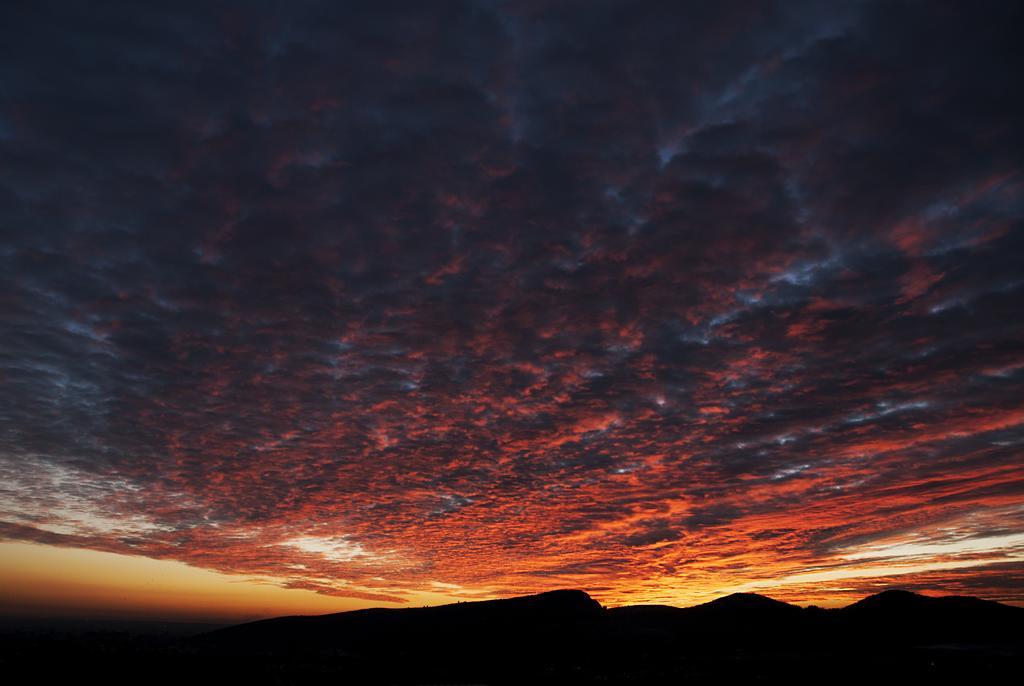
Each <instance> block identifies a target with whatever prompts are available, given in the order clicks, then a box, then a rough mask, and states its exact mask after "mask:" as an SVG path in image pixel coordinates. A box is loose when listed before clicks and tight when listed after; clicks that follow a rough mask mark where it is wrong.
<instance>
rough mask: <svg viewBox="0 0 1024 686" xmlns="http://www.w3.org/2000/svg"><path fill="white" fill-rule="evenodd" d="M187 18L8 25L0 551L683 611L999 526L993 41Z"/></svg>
mask: <svg viewBox="0 0 1024 686" xmlns="http://www.w3.org/2000/svg"><path fill="white" fill-rule="evenodd" d="M187 5H188V3H186V4H185V5H182V4H175V5H168V6H148V5H147V6H146V7H142V6H139V5H138V4H137V3H136V4H132V3H126V4H118V3H113V4H109V5H104V6H103V7H96V8H94V7H90V8H89V9H88V10H84V9H75V8H68V7H64V6H57V5H50V4H47V3H34V4H33V5H32V6H31V7H27V6H26V7H22V8H19V9H17V10H11V11H10V12H9V17H8V19H9V20H8V21H4V22H0V24H2V26H3V28H0V33H2V43H3V44H4V45H6V46H8V47H7V51H8V55H9V56H10V57H11V59H8V60H3V66H0V79H2V80H3V82H4V83H5V88H4V91H3V93H2V94H0V155H2V157H3V159H4V160H5V163H4V164H3V165H0V232H2V240H0V293H2V294H3V295H0V312H2V313H3V315H2V316H0V341H3V343H2V344H0V381H2V382H0V473H2V476H3V478H2V479H0V484H4V485H3V486H0V521H2V522H3V529H2V530H3V532H4V534H3V535H4V536H5V537H8V538H15V539H20V540H35V541H45V542H57V543H60V544H63V545H77V546H82V547H91V548H96V549H101V550H106V551H111V552H130V553H133V554H142V555H148V556H151V557H156V558H164V559H175V560H181V561H184V562H188V563H191V564H195V565H199V566H203V567H207V568H211V569H215V570H219V571H227V572H238V573H243V574H251V575H265V576H270V577H275V578H279V579H281V580H282V581H283V582H284V583H288V584H290V585H292V586H293V587H298V588H310V589H314V590H318V591H321V592H325V593H334V594H339V593H349V592H351V594H352V595H353V597H362V598H392V599H393V598H398V599H401V598H402V597H404V596H403V593H407V592H411V591H416V590H423V591H429V590H430V589H431V588H434V585H435V584H437V583H443V584H457V585H458V586H460V587H462V588H464V589H466V593H472V592H473V589H481V588H486V589H489V590H490V591H492V592H494V593H513V592H519V591H528V590H540V589H544V588H547V587H549V586H550V585H551V584H552V583H553V582H558V583H559V584H565V585H570V584H571V585H581V586H585V587H590V588H600V589H602V590H601V592H600V594H599V595H600V597H601V599H602V601H604V602H608V603H617V602H627V601H653V600H663V601H664V600H668V601H676V600H680V599H696V598H700V597H702V596H704V595H707V594H711V593H714V592H715V591H716V590H719V589H721V588H726V587H732V586H736V585H740V584H743V583H753V584H759V586H758V587H759V588H761V587H762V586H761V585H763V584H768V585H769V586H770V581H765V579H769V580H770V579H772V578H796V579H802V580H804V581H806V580H807V577H805V576H800V575H802V574H812V573H817V572H815V571H813V570H817V569H820V568H829V567H830V565H846V564H848V563H849V562H850V561H851V558H850V555H851V554H854V555H856V554H858V553H856V552H854V553H851V552H850V550H851V549H850V548H849V546H852V545H853V544H854V542H856V545H857V546H859V547H857V548H856V550H860V551H867V550H873V549H878V546H888V545H890V543H888V542H889V541H891V540H892V539H893V537H894V536H897V535H899V536H912V534H913V532H915V531H916V532H919V533H922V532H926V531H931V527H934V526H935V525H936V523H939V522H945V521H950V520H954V519H955V520H956V521H959V522H965V523H963V524H962V526H964V527H966V530H967V533H968V534H969V533H970V532H971V531H972V530H973V529H972V527H974V526H975V525H974V524H971V522H972V521H974V520H972V519H971V517H975V518H977V519H978V521H981V520H987V519H988V518H990V517H991V516H992V513H999V512H1006V511H1007V510H1006V508H1009V507H1015V506H1018V505H1019V504H1020V503H1022V502H1024V486H1022V483H1024V482H1022V479H1021V477H1022V470H1021V466H1020V460H1019V451H1020V446H1021V445H1022V441H1024V414H1022V412H1024V408H1022V406H1021V403H1020V397H1021V389H1022V379H1024V372H1022V369H1024V367H1022V365H1024V362H1022V360H1024V345H1022V343H1021V341H1024V330H1022V324H1021V323H1020V317H1019V312H1018V310H1019V301H1020V297H1021V288H1022V287H1024V273H1022V271H1021V266H1020V259H1019V256H1020V254H1021V252H1022V248H1024V243H1022V241H1024V232H1022V230H1021V229H1022V222H1021V219H1022V214H1024V212H1022V210H1024V192H1022V181H1024V177H1022V174H1021V165H1020V160H1019V155H1018V154H1016V151H1017V150H1020V149H1022V145H1021V143H1022V141H1021V140H1020V136H1021V130H1020V126H1019V125H1017V122H1019V121H1020V120H1021V119H1022V115H1024V100H1022V98H1021V95H1020V89H1019V88H1016V87H1015V85H1016V84H1015V81H1014V76H1015V75H1016V74H1017V73H1019V71H1020V67H1021V64H1020V57H1019V50H1017V49H1016V47H1015V46H1016V36H1015V35H1014V34H1013V33H1012V31H1011V29H1010V28H1009V27H1012V26H1015V25H1017V24H1019V22H1016V23H1015V21H1014V20H1015V19H1019V16H1017V15H1018V14H1019V13H1020V9H1019V8H1016V7H1014V6H1012V5H1011V4H1007V3H998V2H996V3H976V4H973V5H972V6H971V7H970V8H964V7H956V8H954V7H952V6H947V5H944V4H942V3H938V4H934V5H929V6H928V7H926V8H922V7H921V6H920V5H917V4H913V3H908V4H904V3H871V2H865V3H850V4H848V5H844V6H843V7H842V8H832V7H826V6H824V5H822V4H820V3H806V4H805V3H788V2H787V3H777V4H772V3H753V4H750V3H717V4H715V5H714V6H712V5H707V4H699V5H695V6H694V7H692V8H689V11H687V12H682V11H680V8H679V7H678V5H677V3H658V2H650V3H640V4H637V3H620V2H602V3H594V4H592V3H588V4H587V8H586V10H585V11H584V10H583V8H582V7H581V6H578V5H575V4H572V3H569V4H551V5H547V4H544V3H540V4H535V3H525V2H509V3H474V2H453V3H444V4H443V5H441V6H435V5H431V6H429V7H428V6H426V5H423V4H416V3H383V4H378V5H374V6H373V7H370V6H368V5H366V6H363V5H344V6H339V5H337V4H332V3H308V4H303V6H302V7H295V8H288V9H284V8H269V7H262V8H258V9H257V8H253V7H251V6H250V5H248V4H245V3H238V4H235V3H228V4H226V5H223V6H218V7H217V8H212V7H207V6H201V5H194V6H187ZM908 46H913V49H909V48H908ZM1012 522H1013V525H1012V530H1010V531H1008V532H1004V533H1003V534H999V536H1006V535H1016V533H1017V532H1019V531H1020V528H1019V524H1020V519H1019V516H1017V515H1014V519H1013V520H1012ZM977 527H978V529H977V534H978V535H976V536H974V537H973V538H972V540H975V541H981V542H985V541H989V542H992V541H993V540H994V536H995V535H993V536H984V535H981V533H980V532H981V528H980V527H981V524H978V525H977ZM922 535H923V534H922ZM1000 540H1001V539H1000ZM297 542H298V543H297ZM936 545H939V547H938V548H935V547H926V548H925V550H926V552H928V555H926V556H924V557H923V558H922V560H919V561H918V562H919V564H918V567H917V568H916V569H917V571H915V572H913V573H904V574H901V575H900V577H901V579H903V580H908V579H911V577H912V578H913V579H918V580H919V581H920V583H921V584H924V585H925V586H928V587H934V588H937V589H942V588H943V587H944V586H956V587H963V588H968V587H972V584H973V585H975V586H977V587H978V588H981V589H985V590H986V592H989V593H991V594H993V595H995V596H998V597H1000V598H1004V599H1010V600H1016V601H1024V596H1022V595H1021V591H1020V588H1021V586H1020V584H1019V583H1015V581H1014V579H1013V578H1011V577H1007V582H1006V584H1005V585H1001V584H1000V583H999V579H998V578H997V577H996V576H995V575H993V574H991V569H995V568H996V566H997V565H1005V564H1008V562H1007V561H1006V560H1002V559H997V556H993V557H991V558H990V559H986V560H983V561H975V562H974V563H972V564H971V565H967V564H966V563H965V564H961V563H963V562H964V560H957V561H956V564H955V565H952V566H951V565H950V564H948V563H949V562H950V561H949V560H947V559H946V558H945V557H944V555H945V552H946V548H944V547H942V546H944V545H946V544H945V543H941V544H936ZM978 545H982V547H984V545H987V544H984V545H983V544H981V543H979V544H978ZM994 545H995V544H994V543H993V546H994ZM993 550H995V548H993ZM925 558H926V559H925ZM936 565H938V566H936ZM986 565H987V566H986ZM842 569H843V570H845V571H843V575H844V576H843V578H844V583H845V584H847V585H848V586H849V585H856V586H857V588H869V587H872V585H873V584H875V583H876V581H875V579H876V578H877V577H878V575H877V574H875V573H874V572H872V574H871V575H870V576H865V575H863V574H861V576H857V574H858V572H857V571H856V568H850V567H848V566H846V567H842ZM904 571H905V570H904ZM879 573H881V572H879ZM908 574H909V576H908ZM382 579H386V581H383V580H382ZM858 579H863V580H862V581H858ZM974 579H977V580H979V581H977V583H976V584H975V582H974V581H972V580H974ZM325 580H326V581H325ZM342 581H343V582H344V583H341V582H342ZM911 582H912V580H911V581H907V583H911ZM801 583H802V582H801ZM815 583H818V582H815ZM824 583H825V582H824V581H822V582H821V583H819V585H818V588H819V591H813V588H812V586H813V584H811V582H809V581H808V582H807V583H806V584H803V583H802V585H801V584H795V583H794V584H789V585H788V586H787V588H790V589H791V590H793V592H796V590H801V591H802V592H806V593H808V594H809V597H810V596H814V593H819V594H820V593H824V591H820V589H823V588H826V586H825V585H823V584H824ZM913 583H917V582H913ZM929 585H930V586H929ZM765 587H767V586H765ZM922 587H923V586H922ZM844 588H846V587H844ZM808 589H810V590H808ZM812 591H813V592H812ZM830 592H831V591H830ZM846 592H847V591H835V593H836V594H838V595H842V594H845V593H846Z"/></svg>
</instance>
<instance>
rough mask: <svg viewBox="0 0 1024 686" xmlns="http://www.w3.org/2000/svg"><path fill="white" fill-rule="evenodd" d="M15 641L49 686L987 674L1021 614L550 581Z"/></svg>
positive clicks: (944, 679)
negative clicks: (698, 600)
mask: <svg viewBox="0 0 1024 686" xmlns="http://www.w3.org/2000/svg"><path fill="white" fill-rule="evenodd" d="M6 638H8V639H10V638H11V637H6ZM14 638H15V639H17V640H14V641H11V640H7V641H5V642H3V645H4V648H3V652H0V664H2V665H3V666H4V668H5V670H6V671H7V673H10V674H21V673H24V674H26V675H32V676H33V678H34V679H35V680H37V681H38V680H42V681H54V682H56V681H59V680H67V681H71V680H81V678H83V676H96V677H102V679H103V680H104V682H105V683H137V681H138V680H139V679H140V678H142V677H144V680H145V681H146V682H147V683H167V684H180V683H181V682H182V681H187V680H195V678H196V675H202V676H201V680H202V681H203V682H204V683H207V682H210V683H213V682H224V683H252V684H260V683H284V684H292V683H295V684H304V683H323V682H326V681H336V682H346V683H393V684H422V683H488V684H501V683H593V682H601V683H651V682H654V683H666V682H689V683H704V682H714V681H721V680H726V681H743V682H758V683H821V682H824V681H827V682H829V683H863V682H864V681H867V680H879V679H880V680H882V681H884V682H894V681H906V682H909V683H923V682H928V683H964V682H972V683H997V682H1000V681H1007V680H1009V679H1011V678H1013V676H1015V675H1017V676H1019V675H1018V674H1017V672H1018V671H1019V666H1020V664H1021V659H1022V658H1024V608H1018V607H1012V606H1007V605H1002V604H1000V603H996V602H991V601H986V600H980V599H978V598H972V597H962V596H946V597H931V596H922V595H918V594H915V593H910V592H906V591H886V592H883V593H879V594H877V595H873V596H870V597H867V598H864V599H863V600H860V601H858V602H856V603H853V604H852V605H849V606H847V607H844V608H837V609H823V608H817V607H808V608H801V607H798V606H796V605H791V604H788V603H784V602H780V601H777V600H774V599H772V598H768V597H766V596H762V595H757V594H751V593H736V594H732V595H727V596H724V597H722V598H718V599H716V600H713V601H711V602H708V603H704V604H702V605H696V606H693V607H672V606H667V605H634V606H626V607H617V608H604V607H602V606H601V605H600V604H599V603H598V602H597V601H595V600H594V599H593V598H591V597H590V596H589V595H587V594H586V593H585V592H583V591H576V590H558V591H550V592H548V593H540V594H537V595H529V596H522V597H517V598H508V599H503V600H487V601H478V602H463V603H454V604H450V605H441V606H437V607H421V608H404V609H385V608H376V609H366V610H355V611H352V612H342V613H336V614H329V615H318V616H293V617H279V618H275V619H267V620H262V621H257V622H250V623H246V624H240V625H237V626H232V627H227V628H223V629H219V630H216V631H211V632H207V633H203V634H200V635H196V636H194V637H191V638H187V639H180V638H163V639H158V638H155V637H149V638H139V637H130V636H127V637H126V636H125V635H112V634H109V633H108V634H103V635H99V636H93V637H92V638H87V639H75V640H69V639H68V638H67V637H66V636H65V637H62V638H59V639H52V638H51V639H43V638H39V637H38V636H37V637H34V638H32V637H30V638H25V637H21V638H18V637H14ZM11 646H15V647H14V648H13V649H12V648H11ZM12 650H13V652H12ZM12 655H13V657H12Z"/></svg>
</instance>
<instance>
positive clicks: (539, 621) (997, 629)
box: [200, 590, 1024, 652]
mask: <svg viewBox="0 0 1024 686" xmlns="http://www.w3.org/2000/svg"><path fill="white" fill-rule="evenodd" d="M1022 629H1024V608H1017V607H1012V606H1008V605H1002V604H1000V603H996V602H992V601H985V600H981V599H978V598H972V597H963V596H945V597H929V596H923V595H919V594H916V593H911V592H908V591H885V592H883V593H879V594H877V595H873V596H870V597H867V598H864V599H863V600H860V601H858V602H856V603H853V604H852V605H849V606H847V607H844V608H840V609H821V608H816V607H811V608H801V607H798V606H796V605H790V604H789V603H784V602H781V601H778V600H774V599H772V598H768V597H766V596H763V595H759V594H755V593H735V594H732V595H728V596H724V597H722V598H718V599H716V600H713V601H711V602H708V603H704V604H702V605H696V606H692V607H683V608H680V607H672V606H667V605H634V606H625V607H618V608H612V609H605V608H603V607H602V606H601V605H600V604H599V603H598V602H597V601H595V600H594V599H593V598H591V597H590V596H589V595H587V594H586V593H585V592H583V591H578V590H559V591H550V592H547V593H541V594H538V595H529V596H521V597H517V598H508V599H502V600H487V601H476V602H463V603H454V604H450V605H441V606H436V607H422V608H404V609H385V608H377V609H367V610H355V611H352V612H341V613H336V614H329V615H318V616H299V617H280V618H276V619H268V620H263V621H259V622H252V623H249V624H241V625H238V626H234V627H228V628H226V629H221V630H218V631H215V632H212V633H210V634H207V635H205V636H203V637H201V639H200V640H202V641H205V642H208V643H211V644H217V645H220V646H229V647H236V648H245V649H247V650H249V649H256V648H259V649H267V650H275V651H280V650H283V651H290V650H295V649H302V650H313V649H326V648H330V649H336V650H344V651H355V652H362V651H370V652H374V651H375V649H376V647H378V646H379V645H381V644H382V643H386V644H388V645H389V646H391V648H396V647H399V646H404V645H405V644H408V643H415V644H419V645H427V644H435V643H438V642H442V643H443V642H451V641H458V642H462V643H464V644H467V643H468V644H474V645H475V644H476V643H477V642H480V641H484V642H485V643H488V642H494V641H502V642H505V643H506V644H516V643H524V644H536V643H537V642H539V641H540V642H542V641H544V640H548V639H551V638H552V637H556V636H558V637H561V638H564V635H565V633H566V632H572V633H573V635H574V636H578V637H586V638H587V640H593V641H600V640H602V639H603V638H605V637H607V636H615V637H616V638H617V639H618V640H628V639H630V638H632V637H644V638H647V639H650V638H652V637H661V638H662V639H664V640H668V641H674V640H677V639H679V640H686V641H687V642H689V643H709V642H721V641H723V640H728V641H733V642H742V643H745V644H746V643H750V644H756V645H763V646H771V645H775V644H776V643H779V642H791V641H793V640H794V638H801V639H802V640H805V641H809V642H811V643H813V642H817V641H821V640H829V641H833V640H836V639H840V638H841V639H842V640H851V641H855V642H859V643H864V642H868V643H870V642H871V641H873V640H885V641H890V642H892V641H895V642H897V643H900V644H901V645H923V644H927V643H933V642H943V641H947V642H953V641H957V642H960V641H972V640H986V641H987V640H993V639H1001V638H1006V639H1014V640H1015V639H1016V638H1020V637H1022V636H1024V632H1022ZM534 647H535V646H534Z"/></svg>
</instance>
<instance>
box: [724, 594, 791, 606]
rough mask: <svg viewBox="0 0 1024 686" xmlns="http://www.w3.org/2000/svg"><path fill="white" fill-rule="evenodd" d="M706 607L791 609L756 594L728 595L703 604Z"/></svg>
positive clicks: (786, 604) (785, 604) (779, 602)
mask: <svg viewBox="0 0 1024 686" xmlns="http://www.w3.org/2000/svg"><path fill="white" fill-rule="evenodd" d="M705 605H706V606H708V607H723V608H751V609H756V608H778V607H792V606H791V605H789V604H788V603H784V602H782V601H781V600H775V599H774V598H769V597H768V596H763V595H760V594H758V593H730V594H729V595H726V596H722V597H721V598H716V599H715V600H712V601H711V602H710V603H705Z"/></svg>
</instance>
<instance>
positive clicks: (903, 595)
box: [850, 588, 931, 607]
mask: <svg viewBox="0 0 1024 686" xmlns="http://www.w3.org/2000/svg"><path fill="white" fill-rule="evenodd" d="M929 600H931V598H929V597H928V596H924V595H921V594H920V593H914V592H913V591H904V590H903V589H899V588H892V589H889V590H886V591H882V592H881V593H875V594H874V595H869V596H868V597H867V598H862V599H861V600H858V601H857V602H855V603H854V604H852V605H850V607H895V606H903V605H909V604H919V603H921V602H927V601H929Z"/></svg>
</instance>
